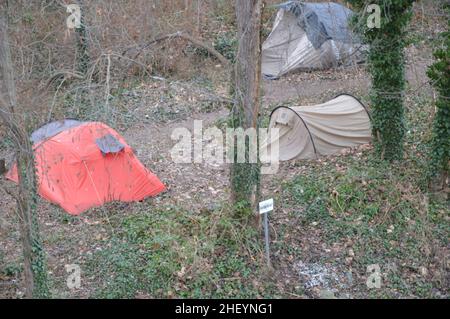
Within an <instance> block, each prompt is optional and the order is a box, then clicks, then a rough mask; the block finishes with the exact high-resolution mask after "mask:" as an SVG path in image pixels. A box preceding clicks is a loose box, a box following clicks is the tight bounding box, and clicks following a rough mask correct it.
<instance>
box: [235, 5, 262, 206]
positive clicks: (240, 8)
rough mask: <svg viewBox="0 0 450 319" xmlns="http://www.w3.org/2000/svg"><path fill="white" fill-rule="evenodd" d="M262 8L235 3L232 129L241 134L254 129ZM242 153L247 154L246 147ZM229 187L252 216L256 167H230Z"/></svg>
mask: <svg viewBox="0 0 450 319" xmlns="http://www.w3.org/2000/svg"><path fill="white" fill-rule="evenodd" d="M262 4H263V1H262V0H236V17H237V28H238V52H237V55H236V64H235V68H234V84H235V86H234V96H235V104H234V107H233V112H232V116H233V125H234V128H243V129H244V130H246V129H249V128H254V129H256V132H257V129H258V124H259V123H258V122H259V105H260V93H261V90H260V87H261V35H260V31H261V12H262ZM258 148H259V147H257V149H258ZM245 149H246V152H247V153H248V152H249V147H248V145H247V146H246V147H245ZM248 155H249V154H247V160H249V156H248ZM258 157H259V156H258ZM235 159H236V154H235ZM231 184H232V196H233V200H234V202H235V203H241V205H242V204H244V206H246V208H247V211H248V212H250V213H251V212H254V209H255V207H256V203H257V201H258V197H259V184H260V165H259V163H250V162H247V163H234V164H233V165H232V167H231ZM241 207H242V206H241Z"/></svg>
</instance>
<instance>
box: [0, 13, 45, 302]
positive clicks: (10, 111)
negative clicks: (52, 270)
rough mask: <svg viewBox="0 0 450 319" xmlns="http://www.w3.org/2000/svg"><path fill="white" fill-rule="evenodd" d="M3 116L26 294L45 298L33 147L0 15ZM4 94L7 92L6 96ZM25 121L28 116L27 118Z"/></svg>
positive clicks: (0, 112) (0, 104)
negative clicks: (15, 184)
mask: <svg viewBox="0 0 450 319" xmlns="http://www.w3.org/2000/svg"><path fill="white" fill-rule="evenodd" d="M0 70H1V73H0V74H1V75H2V77H1V78H2V84H3V87H1V89H2V90H1V91H0V119H1V120H2V121H3V123H4V125H5V126H6V127H7V129H8V134H9V137H10V138H11V139H12V141H13V143H14V148H15V152H16V159H17V172H18V175H19V191H18V194H17V196H16V201H17V215H18V217H19V225H20V233H21V239H22V249H23V257H24V277H25V296H26V297H27V298H45V297H48V296H49V289H48V281H47V270H46V263H45V254H44V251H43V249H42V243H41V240H40V235H39V227H38V220H37V191H36V190H37V188H36V173H35V165H34V157H33V150H32V146H31V142H30V139H29V138H28V132H27V130H26V129H25V127H26V126H25V124H23V125H22V124H21V123H22V122H21V121H20V119H19V117H18V116H16V114H15V107H16V104H17V99H16V93H15V92H16V89H15V82H14V71H13V65H12V61H11V55H10V48H9V43H8V30H7V25H6V19H4V18H3V17H1V16H0ZM3 95H6V96H7V99H6V100H5V99H4V98H3ZM25 121H26V120H25Z"/></svg>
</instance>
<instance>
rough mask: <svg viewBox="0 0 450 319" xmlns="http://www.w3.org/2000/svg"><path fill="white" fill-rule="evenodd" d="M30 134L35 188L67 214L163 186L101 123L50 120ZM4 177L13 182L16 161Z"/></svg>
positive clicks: (129, 198) (141, 195)
mask: <svg viewBox="0 0 450 319" xmlns="http://www.w3.org/2000/svg"><path fill="white" fill-rule="evenodd" d="M31 139H32V141H33V142H34V146H33V148H34V152H35V160H36V173H37V176H38V183H39V194H40V195H41V196H42V197H44V198H46V199H47V200H49V201H50V202H52V203H55V204H58V205H60V206H61V207H62V208H63V209H65V210H66V211H67V212H68V213H69V214H72V215H78V214H80V213H82V212H84V211H86V210H88V209H89V208H91V207H96V206H101V205H103V204H104V203H107V202H110V201H124V202H131V201H140V200H142V199H144V198H146V197H149V196H156V195H158V194H159V193H161V192H163V191H165V190H166V187H165V186H164V185H163V183H161V181H160V180H159V179H158V177H157V176H155V175H154V174H153V173H151V172H150V171H149V170H147V169H146V168H145V167H144V166H143V165H142V163H141V162H140V161H139V160H138V159H137V157H136V156H135V155H134V152H133V150H132V148H131V147H130V146H128V145H127V143H126V142H125V140H124V139H123V137H122V136H120V135H119V134H118V133H117V132H116V131H114V130H113V129H111V128H110V127H108V126H106V125H105V124H103V123H98V122H78V121H75V120H65V121H61V122H52V123H50V124H47V125H46V126H44V127H42V128H40V129H39V130H37V131H35V132H34V133H33V135H32V136H31ZM6 177H7V178H9V179H10V180H13V181H15V182H18V175H17V166H16V165H14V166H13V167H12V168H11V170H10V171H9V172H8V173H7V175H6Z"/></svg>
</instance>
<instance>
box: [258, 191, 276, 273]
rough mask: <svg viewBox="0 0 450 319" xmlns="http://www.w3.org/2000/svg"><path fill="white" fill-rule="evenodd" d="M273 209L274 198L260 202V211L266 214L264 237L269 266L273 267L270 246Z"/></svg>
mask: <svg viewBox="0 0 450 319" xmlns="http://www.w3.org/2000/svg"><path fill="white" fill-rule="evenodd" d="M271 211H273V198H271V199H269V200H266V201H264V202H260V203H259V213H260V214H262V215H264V237H265V242H266V259H267V267H269V268H271V267H272V264H271V262H270V248H269V217H268V215H269V212H271Z"/></svg>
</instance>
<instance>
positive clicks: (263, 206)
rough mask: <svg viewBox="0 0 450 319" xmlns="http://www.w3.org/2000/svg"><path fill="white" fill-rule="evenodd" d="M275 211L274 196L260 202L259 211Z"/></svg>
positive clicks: (261, 212)
mask: <svg viewBox="0 0 450 319" xmlns="http://www.w3.org/2000/svg"><path fill="white" fill-rule="evenodd" d="M271 211H273V198H271V199H268V200H265V201H264V202H260V203H259V213H260V214H266V213H268V212H271Z"/></svg>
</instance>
